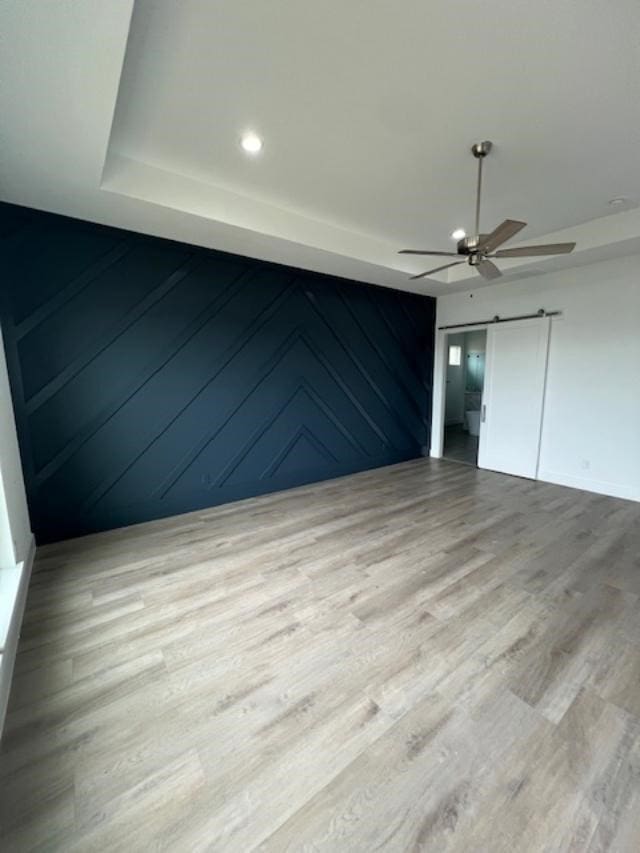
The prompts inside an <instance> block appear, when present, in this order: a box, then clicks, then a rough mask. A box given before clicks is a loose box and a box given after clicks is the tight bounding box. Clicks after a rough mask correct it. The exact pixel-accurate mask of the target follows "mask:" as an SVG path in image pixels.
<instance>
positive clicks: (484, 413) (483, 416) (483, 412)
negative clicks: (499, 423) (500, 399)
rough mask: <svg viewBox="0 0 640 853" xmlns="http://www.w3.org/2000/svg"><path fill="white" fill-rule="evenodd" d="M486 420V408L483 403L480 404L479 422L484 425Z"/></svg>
mask: <svg viewBox="0 0 640 853" xmlns="http://www.w3.org/2000/svg"><path fill="white" fill-rule="evenodd" d="M486 419H487V407H486V406H485V404H484V403H483V404H482V415H481V417H480V420H481V421H482V423H484V422H485V421H486Z"/></svg>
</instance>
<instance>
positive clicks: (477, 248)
mask: <svg viewBox="0 0 640 853" xmlns="http://www.w3.org/2000/svg"><path fill="white" fill-rule="evenodd" d="M492 148H493V143H492V142H490V141H489V140H488V139H486V140H485V141H484V142H476V143H475V145H472V146H471V153H472V154H473V156H474V157H475V158H476V160H477V161H478V183H477V192H476V208H475V229H474V234H473V235H471V236H468V237H462V238H461V239H460V240H458V243H457V251H456V252H431V251H429V250H423V249H401V250H400V252H399V254H401V255H431V256H437V257H446V258H461V260H456V261H453V262H452V263H448V264H444V265H443V266H439V267H435V269H431V270H427V272H423V273H420V274H419V275H412V276H411V279H417V278H425V277H426V276H429V275H433V274H434V273H436V272H441V271H442V270H446V269H449V268H450V267H457V266H460V264H465V263H466V264H468V265H469V266H470V267H474V268H475V269H476V270H477V272H479V273H480V275H481V276H482V277H483V278H485V279H487V280H493V279H496V278H500V276H501V275H502V273H501V272H500V270H499V269H498V267H497V266H496V265H495V264H494V263H493V261H492V260H490V259H491V258H530V257H536V256H540V255H565V254H567V253H569V252H572V251H573V250H574V249H575V246H576V244H575V243H548V244H546V245H541V246H523V247H521V248H517V249H500V248H499V247H500V246H502V245H503V243H506V242H507V240H510V239H511V238H512V237H515V235H516V234H517V233H518V232H519V231H522V229H523V228H524V227H525V226H526V224H527V223H526V222H521V221H520V220H518V219H505V220H504V222H502V223H501V224H500V225H498V227H497V228H494V230H493V231H491V232H490V233H489V234H482V233H481V232H480V198H481V195H482V164H483V162H484V158H485V157H486V156H487V155H488V154H489V152H490V151H491V149H492Z"/></svg>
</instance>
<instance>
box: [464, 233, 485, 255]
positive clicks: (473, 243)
mask: <svg viewBox="0 0 640 853" xmlns="http://www.w3.org/2000/svg"><path fill="white" fill-rule="evenodd" d="M486 236H487V235H486V234H476V235H475V236H472V237H463V238H462V240H458V244H457V249H458V254H459V255H473V254H475V253H476V252H477V250H478V245H479V243H480V242H481V240H484V239H485V237H486Z"/></svg>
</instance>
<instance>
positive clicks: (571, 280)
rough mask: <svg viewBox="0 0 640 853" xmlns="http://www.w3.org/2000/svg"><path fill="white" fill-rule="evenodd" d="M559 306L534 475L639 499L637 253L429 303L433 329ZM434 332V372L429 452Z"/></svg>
mask: <svg viewBox="0 0 640 853" xmlns="http://www.w3.org/2000/svg"><path fill="white" fill-rule="evenodd" d="M539 308H545V309H546V310H548V311H552V310H560V311H562V312H563V313H562V317H559V318H555V319H554V320H553V321H552V325H551V342H550V351H549V366H548V375H547V391H546V396H545V410H544V419H543V429H542V443H541V451H540V479H543V480H547V481H549V482H552V483H560V484H563V485H567V486H575V487H577V488H582V489H587V490H590V491H594V492H601V493H603V494H609V495H615V496H618V497H624V498H632V499H635V500H640V257H637V256H636V257H625V258H618V259H614V260H609V261H603V262H601V263H597V264H591V265H589V266H584V267H577V268H575V269H569V270H562V271H560V272H556V273H549V274H547V275H544V276H536V277H532V278H528V279H523V280H522V281H516V282H514V283H508V284H497V285H492V286H490V287H483V288H480V289H478V290H476V291H469V292H467V293H456V294H451V295H450V296H443V297H439V298H438V307H437V326H441V325H446V324H451V323H466V322H473V321H475V320H484V319H488V318H491V317H493V316H494V315H495V314H499V315H501V316H508V315H514V314H527V313H532V312H535V311H537V310H538V309H539ZM443 335H444V333H443V332H438V338H437V342H436V364H435V376H434V406H433V430H432V435H433V445H432V448H431V452H432V455H434V456H437V455H439V448H440V447H441V444H440V436H441V426H440V425H441V418H442V396H443V376H444V368H443Z"/></svg>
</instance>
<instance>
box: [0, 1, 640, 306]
mask: <svg viewBox="0 0 640 853" xmlns="http://www.w3.org/2000/svg"><path fill="white" fill-rule="evenodd" d="M132 7H133V3H132V0H110V2H109V3H104V2H103V0H83V2H82V3H77V2H73V0H52V2H50V3H47V4H40V3H33V4H31V3H28V2H27V3H25V2H24V0H8V2H5V4H3V6H2V9H1V11H0V27H1V28H2V31H3V32H4V33H5V45H6V46H8V49H6V50H5V49H4V48H3V59H2V60H0V61H1V62H2V66H4V67H2V68H0V73H1V74H2V81H3V83H2V87H3V88H2V91H1V92H0V97H1V107H2V116H3V120H2V129H3V139H2V154H1V155H0V181H1V183H0V197H1V198H4V199H6V200H9V201H14V202H16V203H20V204H29V205H32V206H34V207H38V208H43V209H48V210H55V211H57V212H60V213H66V214H69V215H72V216H82V217H85V218H88V219H92V220H95V221H100V222H106V223H108V224H113V225H120V226H123V227H128V228H134V229H137V230H141V231H144V232H148V233H154V234H160V235H162V236H167V237H172V238H176V239H182V240H187V241H190V242H194V243H197V244H202V245H208V246H212V247H215V248H220V249H225V250H228V251H236V252H241V253H244V254H247V255H253V256H257V257H262V258H266V259H268V260H275V261H282V262H285V263H291V264H295V265H297V266H301V267H305V268H309V269H316V270H321V271H326V272H330V273H334V274H337V275H345V276H350V277H354V278H357V279H359V280H363V281H372V282H374V283H378V284H385V285H389V286H394V287H400V288H403V287H406V288H407V289H413V290H418V291H419V292H425V293H433V294H436V295H437V294H439V293H442V292H445V291H449V290H460V289H468V288H469V287H470V286H471V284H473V286H474V287H477V286H482V284H483V281H482V279H480V278H479V277H478V276H477V275H476V274H475V272H473V271H472V270H470V269H469V268H467V267H458V268H456V269H454V270H452V271H451V272H450V273H449V274H447V273H444V274H440V275H439V276H438V277H437V278H436V279H435V280H428V281H423V282H418V283H415V282H412V283H411V284H409V283H408V282H407V278H406V275H407V272H419V271H420V270H421V269H424V268H428V266H429V265H430V262H429V260H427V261H426V267H425V266H423V264H424V261H421V260H420V259H417V260H416V259H411V258H409V259H408V258H402V257H399V256H398V255H397V254H396V252H397V249H399V248H402V247H403V246H413V247H425V248H427V247H429V248H434V249H441V250H449V249H451V248H452V247H453V243H452V241H451V240H450V238H449V234H450V232H451V231H452V230H453V228H455V227H458V226H462V227H466V228H467V230H471V226H472V213H473V202H474V189H475V188H474V183H475V161H474V160H473V158H472V157H471V155H470V153H469V150H468V149H469V146H470V144H471V143H472V142H474V141H476V140H479V139H485V138H490V139H492V140H493V141H494V143H495V149H494V151H493V152H492V154H491V156H490V158H489V160H488V161H487V164H486V170H485V194H484V204H483V225H484V228H483V230H490V228H491V227H493V226H495V225H496V224H498V222H500V221H501V220H502V219H505V218H506V217H511V218H516V219H524V220H526V221H528V222H529V227H528V228H527V229H526V231H524V232H523V240H522V242H525V239H526V241H531V240H533V241H538V239H539V238H541V237H544V238H545V242H547V240H555V239H576V240H577V242H578V247H577V250H576V253H575V254H574V255H573V256H571V257H570V258H563V259H558V260H550V259H542V260H540V261H527V262H526V264H525V263H523V262H516V261H510V262H505V263H503V268H504V269H505V271H506V272H507V273H508V274H509V279H511V278H513V277H515V276H517V274H518V271H520V272H522V274H525V273H527V274H530V272H531V270H533V269H536V268H538V269H539V270H540V271H542V270H548V269H553V268H555V266H556V265H560V264H561V265H566V264H568V263H569V264H581V263H585V262H590V261H591V260H597V259H599V258H601V257H607V256H609V255H611V254H612V253H614V252H616V251H619V252H624V253H630V252H637V251H640V209H638V203H639V202H640V165H639V162H640V161H639V157H638V151H639V150H640V107H639V106H638V105H639V104H640V14H639V13H638V4H637V0H616V2H615V3H602V2H596V0H581V2H578V0H563V2H558V0H536V2H535V3H532V2H530V0H528V2H521V0H495V1H494V2H492V3H491V4H478V2H477V0H448V2H444V0H432V1H431V2H429V3H425V2H424V0H404V2H396V3H392V2H389V0H351V2H348V3H345V2H344V0H341V2H338V0H323V2H322V3H315V4H307V3H300V2H296V0H269V2H268V3H265V2H264V0H245V2H239V0H226V2H224V0H223V2H216V3H212V2H210V0H181V2H179V3H176V2H173V0H155V2H152V0H137V2H136V3H135V7H133V14H132V15H131V12H132ZM248 129H252V130H255V131H257V132H258V133H260V134H261V135H262V136H263V137H264V140H265V147H264V150H263V152H262V153H261V154H260V155H259V156H258V157H255V158H251V157H248V156H247V155H245V154H244V153H243V152H242V151H241V150H240V148H239V145H238V140H239V137H240V135H241V133H242V132H243V131H245V130H248ZM615 196H625V197H628V198H629V199H630V202H629V204H628V206H627V207H628V209H627V210H624V211H623V212H621V213H618V212H616V215H611V214H612V210H613V209H612V208H610V207H609V206H608V205H607V201H608V200H609V199H611V198H612V197H615ZM433 265H434V266H435V265H436V264H435V262H434V263H433ZM471 276H472V277H473V278H471ZM532 286H534V283H532Z"/></svg>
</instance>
